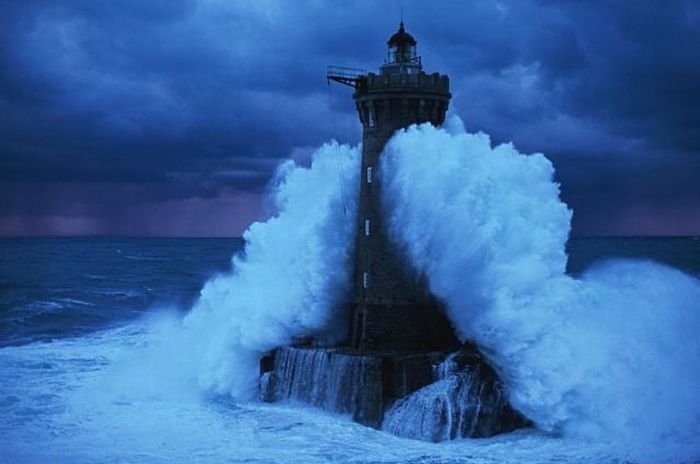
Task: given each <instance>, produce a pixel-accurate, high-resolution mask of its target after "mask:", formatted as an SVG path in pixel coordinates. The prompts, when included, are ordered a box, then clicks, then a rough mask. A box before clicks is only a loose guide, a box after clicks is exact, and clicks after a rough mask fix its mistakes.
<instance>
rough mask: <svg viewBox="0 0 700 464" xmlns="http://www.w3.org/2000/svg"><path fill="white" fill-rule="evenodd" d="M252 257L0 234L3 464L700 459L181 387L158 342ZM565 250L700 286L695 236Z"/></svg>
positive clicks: (152, 242)
mask: <svg viewBox="0 0 700 464" xmlns="http://www.w3.org/2000/svg"><path fill="white" fill-rule="evenodd" d="M242 247H243V241H242V240H241V239H156V238H147V239H146V238H90V239H82V238H74V239H63V238H45V239H2V240H0V463H3V464H5V463H6V464H15V463H16V464H21V463H31V464H41V463H47V464H48V463H75V464H78V463H173V462H190V463H224V462H226V463H243V462H246V463H263V462H285V463H293V462H299V463H321V462H349V463H367V462H378V463H379V462H381V463H394V462H395V463H398V462H411V463H458V462H464V463H467V462H468V463H491V462H493V463H497V462H498V463H504V462H512V463H516V462H518V463H521V462H542V463H544V462H547V463H579V462H580V463H584V462H585V463H590V462H600V463H604V462H605V463H607V462H610V463H613V462H614V463H621V462H634V461H636V460H640V461H645V462H700V450H697V449H693V447H694V446H695V444H694V442H692V441H690V442H687V443H672V444H669V445H668V447H669V448H664V447H663V446H658V447H656V448H655V451H653V452H650V453H649V454H647V455H645V456H643V457H639V456H636V455H629V454H628V452H627V450H626V449H625V447H624V446H622V445H620V444H619V443H615V442H614V441H612V442H605V441H602V442H601V441H585V440H580V439H572V438H564V437H562V436H559V435H558V434H547V433H544V432H540V431H538V430H535V429H530V430H521V431H518V432H516V433H512V434H507V435H502V436H497V437H493V438H489V439H461V440H455V441H454V442H449V443H441V444H433V443H424V442H419V441H413V440H407V439H401V438H397V437H394V436H392V435H389V434H387V433H384V432H382V431H378V430H373V429H369V428H365V427H362V426H360V425H358V424H355V423H353V422H352V421H351V420H350V419H349V418H348V417H343V416H336V415H332V414H328V413H325V412H322V411H318V410H315V409H313V408H309V407H307V406H304V405H299V404H261V403H258V402H255V401H249V402H235V401H233V400H232V399H231V398H230V397H229V396H228V395H226V394H214V393H207V392H205V391H202V390H200V389H198V388H189V387H187V386H183V385H181V384H180V382H179V379H180V378H181V376H180V375H179V372H178V369H177V366H178V360H177V359H174V360H173V359H172V358H174V357H175V358H176V357H177V356H178V352H177V351H165V352H160V353H158V354H157V355H153V353H152V350H151V349H150V346H151V345H152V344H153V341H154V340H157V339H159V337H160V338H162V337H171V336H172V334H173V332H171V331H168V330H165V329H163V327H168V325H169V324H177V321H178V320H179V319H180V318H182V317H183V316H184V315H185V314H186V313H187V312H188V311H189V309H190V308H191V307H192V305H193V304H194V302H195V301H196V300H197V297H198V295H199V292H200V290H201V289H202V287H203V286H204V284H205V282H206V281H207V280H208V279H210V278H211V277H212V276H215V275H217V274H220V273H225V272H227V271H229V270H230V268H231V257H232V256H233V255H234V254H235V253H237V252H239V251H241V250H242ZM567 250H568V253H569V265H568V272H569V273H570V274H572V275H580V274H581V273H583V272H585V270H586V269H587V268H588V267H589V266H591V264H593V263H595V262H600V261H604V260H606V259H611V258H626V259H635V260H654V261H658V262H661V263H665V264H667V265H669V266H673V267H675V268H678V269H680V270H682V271H684V272H686V273H688V274H691V275H694V276H700V240H699V239H698V238H697V237H676V238H647V237H643V238H642V237H640V238H636V237H631V238H579V239H572V240H570V241H569V243H568V246H567ZM171 342H172V340H171ZM165 360H167V361H168V362H167V363H166V362H165ZM165 364H167V365H168V366H174V367H171V368H168V369H163V365H165Z"/></svg>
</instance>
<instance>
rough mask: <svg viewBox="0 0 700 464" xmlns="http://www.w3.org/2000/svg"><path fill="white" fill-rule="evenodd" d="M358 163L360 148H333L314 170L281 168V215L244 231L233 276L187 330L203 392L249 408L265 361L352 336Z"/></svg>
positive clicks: (213, 288) (273, 192) (274, 190)
mask: <svg viewBox="0 0 700 464" xmlns="http://www.w3.org/2000/svg"><path fill="white" fill-rule="evenodd" d="M358 158H359V157H358V155H357V148H351V147H349V146H346V145H338V144H337V143H335V142H334V143H330V144H326V145H324V146H323V147H321V148H320V149H319V150H317V151H316V152H315V153H314V154H313V156H312V162H311V166H310V167H308V168H307V167H304V166H300V165H298V164H296V163H295V162H293V161H287V162H285V163H283V164H282V165H281V166H280V167H279V169H278V170H277V174H276V176H275V179H274V181H273V182H272V185H271V189H270V197H271V198H270V199H271V200H272V203H273V206H274V208H275V214H274V215H273V216H272V217H270V218H269V219H267V220H266V221H264V222H258V223H254V224H252V225H251V226H250V227H249V228H248V230H246V232H245V234H244V235H243V238H244V239H245V249H244V251H243V253H242V254H239V255H236V256H234V258H233V269H232V271H231V272H230V273H228V274H225V275H220V276H217V277H215V278H213V279H211V280H210V281H209V282H207V284H206V285H205V286H204V288H203V289H202V291H201V296H200V298H199V300H198V301H197V302H196V304H195V306H194V307H193V308H192V310H191V312H190V314H189V315H188V316H187V317H186V318H185V320H184V330H183V336H184V337H185V338H186V339H187V340H188V342H187V343H188V344H189V345H190V346H191V347H192V349H194V350H195V357H197V358H198V361H197V364H198V367H197V377H198V379H199V383H200V385H202V386H203V387H204V388H206V389H209V390H213V391H216V392H220V393H224V392H225V393H229V394H231V395H232V396H233V397H235V398H237V399H241V400H242V399H250V398H252V397H253V396H254V395H255V392H256V389H257V382H258V361H259V359H260V357H261V355H262V354H263V353H264V352H266V351H268V350H270V349H273V348H276V347H278V346H282V345H287V344H289V343H291V342H292V339H293V337H296V336H307V335H320V334H323V336H324V337H326V338H329V337H330V338H333V337H338V336H342V335H344V334H345V332H344V328H343V327H341V324H340V323H341V321H343V320H344V317H343V314H342V302H343V299H344V298H345V297H347V292H348V291H349V285H350V282H351V281H352V279H351V277H350V272H351V269H352V262H351V261H350V256H351V251H352V244H353V239H354V235H353V231H354V230H355V227H354V221H355V214H356V204H357V193H356V192H357V187H358V181H357V175H358V173H359V166H358V164H357V162H358ZM188 356H191V355H188Z"/></svg>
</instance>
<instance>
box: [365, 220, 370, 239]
mask: <svg viewBox="0 0 700 464" xmlns="http://www.w3.org/2000/svg"><path fill="white" fill-rule="evenodd" d="M365 236H367V237H369V219H365Z"/></svg>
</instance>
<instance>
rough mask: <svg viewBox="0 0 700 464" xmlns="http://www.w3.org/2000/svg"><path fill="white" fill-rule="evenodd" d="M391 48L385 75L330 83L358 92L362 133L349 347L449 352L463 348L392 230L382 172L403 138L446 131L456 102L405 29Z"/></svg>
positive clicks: (360, 74)
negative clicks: (397, 136) (387, 149)
mask: <svg viewBox="0 0 700 464" xmlns="http://www.w3.org/2000/svg"><path fill="white" fill-rule="evenodd" d="M387 45H388V56H387V59H386V62H385V63H384V64H383V65H382V66H381V67H380V71H379V74H375V73H372V72H370V73H366V72H364V71H361V70H355V69H349V68H339V67H329V69H328V76H327V77H328V79H329V80H333V81H336V82H340V83H342V84H345V85H350V86H352V87H353V88H354V89H355V92H354V94H353V99H354V100H355V104H356V107H357V112H358V115H359V118H360V121H361V123H362V127H363V134H362V164H361V166H362V167H361V169H362V173H361V176H360V179H361V185H360V198H359V208H358V218H357V239H356V258H355V272H354V288H355V290H354V295H353V301H352V311H351V317H350V324H349V343H350V345H351V346H352V347H353V348H355V349H356V350H359V351H361V352H368V351H370V352H376V351H396V350H399V351H414V350H415V351H418V350H420V351H424V350H431V349H445V348H449V347H452V346H454V345H455V344H456V341H455V338H454V335H453V332H452V329H451V327H450V325H449V323H448V322H447V319H446V317H445V316H444V313H443V311H442V310H441V308H440V304H439V302H438V301H436V300H435V299H434V298H433V297H432V296H431V295H430V294H429V292H428V291H427V288H426V286H425V283H424V282H423V279H422V278H421V276H418V275H414V274H413V272H412V271H411V269H410V266H408V265H407V261H406V259H405V258H404V257H403V255H402V253H401V250H399V249H398V248H397V247H396V245H395V244H394V243H392V241H391V240H390V237H389V233H388V231H387V230H386V224H385V222H386V221H385V220H384V215H385V212H384V211H383V208H382V202H381V198H380V191H381V178H382V175H383V173H382V172H381V171H380V169H379V166H380V156H381V153H382V151H383V149H384V146H385V144H386V143H387V142H388V141H389V139H390V138H391V136H392V135H393V134H394V133H395V132H396V131H397V130H399V129H402V128H406V127H408V126H410V125H411V124H420V123H425V122H429V123H432V124H433V125H435V126H438V125H440V124H442V123H443V121H444V120H445V113H446V111H447V107H448V105H449V101H450V96H451V95H450V89H449V78H448V77H447V76H446V75H444V74H439V73H433V74H426V73H425V72H424V71H423V66H422V62H421V58H420V56H418V54H417V51H416V45H417V44H416V40H415V39H414V38H413V36H412V35H411V34H409V33H408V32H406V30H405V28H404V24H403V22H401V24H400V26H399V29H398V31H397V32H396V33H394V34H393V35H392V36H391V37H390V38H389V40H388V42H387Z"/></svg>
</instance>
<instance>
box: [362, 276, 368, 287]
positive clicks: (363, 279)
mask: <svg viewBox="0 0 700 464" xmlns="http://www.w3.org/2000/svg"><path fill="white" fill-rule="evenodd" d="M367 287H369V274H368V273H367V272H363V273H362V288H367Z"/></svg>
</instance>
